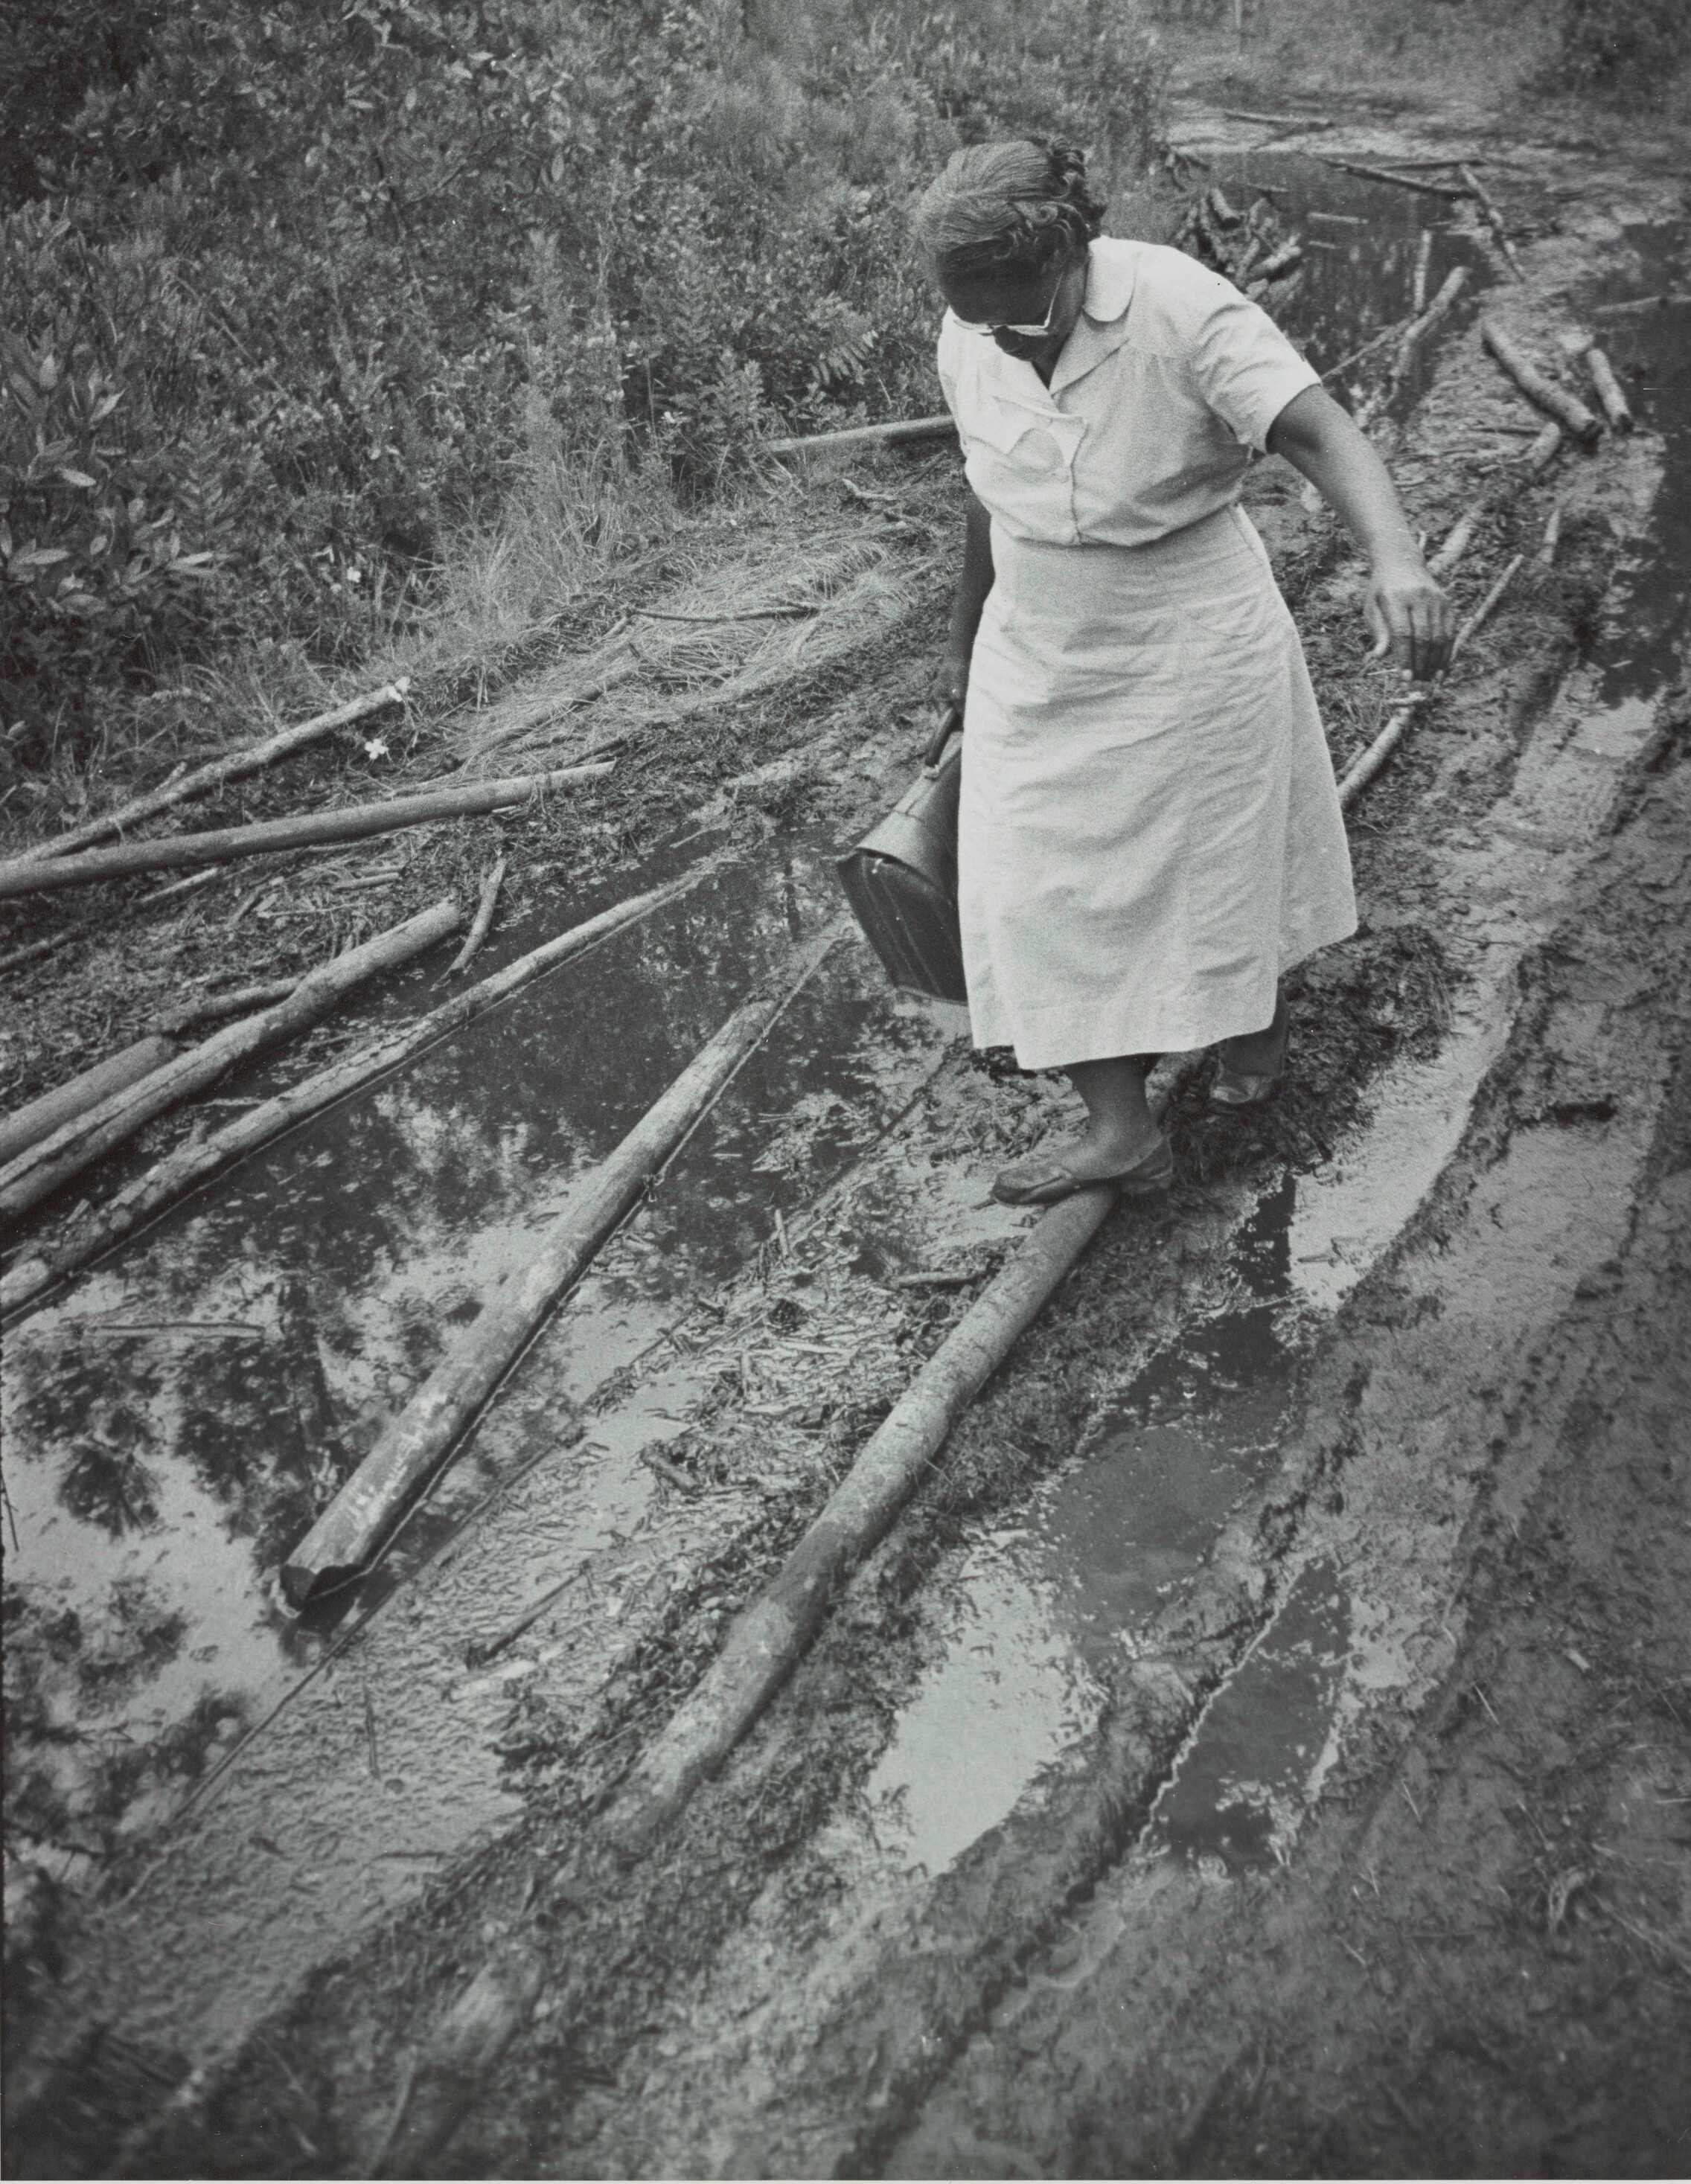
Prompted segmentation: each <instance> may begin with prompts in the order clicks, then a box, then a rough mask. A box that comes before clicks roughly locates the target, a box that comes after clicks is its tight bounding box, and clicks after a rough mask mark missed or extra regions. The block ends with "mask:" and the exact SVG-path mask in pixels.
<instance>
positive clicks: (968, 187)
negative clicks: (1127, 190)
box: [912, 137, 1104, 276]
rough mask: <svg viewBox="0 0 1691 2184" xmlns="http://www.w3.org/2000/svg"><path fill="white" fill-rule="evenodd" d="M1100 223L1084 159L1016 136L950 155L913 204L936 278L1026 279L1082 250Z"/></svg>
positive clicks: (920, 241) (915, 229) (1100, 204)
mask: <svg viewBox="0 0 1691 2184" xmlns="http://www.w3.org/2000/svg"><path fill="white" fill-rule="evenodd" d="M1103 217H1104V201H1103V199H1102V198H1101V197H1098V196H1097V194H1096V193H1095V192H1093V191H1091V189H1089V188H1088V187H1087V185H1086V159H1085V153H1081V152H1078V151H1076V150H1075V149H1074V147H1073V146H1072V145H1069V144H1048V143H1045V142H1041V141H1039V140H1037V139H1035V138H1031V137H1014V138H1012V139H1010V140H1009V141H1008V142H999V143H996V144H970V145H968V146H967V147H966V148H964V149H963V151H961V152H953V153H952V156H951V158H950V159H948V160H947V161H946V166H945V170H944V172H943V173H942V174H941V175H939V177H938V178H937V179H936V180H935V181H933V182H931V183H929V187H928V188H927V190H926V191H925V192H924V194H923V196H922V198H921V200H920V202H919V203H918V205H917V208H916V211H915V214H914V216H913V219H912V233H913V235H914V237H915V241H916V247H917V248H918V250H920V251H921V253H923V255H924V257H925V258H926V259H927V260H928V263H929V267H930V269H931V270H933V271H934V272H935V273H936V274H939V275H940V276H945V275H947V274H952V275H962V276H971V275H979V274H982V273H997V272H1000V271H1003V270H1012V269H1013V270H1016V271H1018V272H1020V271H1027V272H1030V273H1031V272H1037V271H1039V270H1042V269H1043V268H1044V267H1046V266H1047V265H1050V264H1051V263H1052V260H1053V259H1058V258H1067V257H1069V256H1072V255H1073V254H1074V253H1077V252H1079V251H1081V250H1084V249H1085V247H1086V245H1087V244H1088V243H1089V242H1091V240H1092V238H1093V237H1095V236H1096V235H1097V232H1098V231H1099V229H1100V228H1101V226H1102V224H1103Z"/></svg>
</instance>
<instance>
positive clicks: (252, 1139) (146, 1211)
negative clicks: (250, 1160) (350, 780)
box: [0, 858, 722, 1312]
mask: <svg viewBox="0 0 1691 2184" xmlns="http://www.w3.org/2000/svg"><path fill="white" fill-rule="evenodd" d="M721 863H722V860H721V859H720V858H705V859H701V860H700V863H699V864H697V865H695V866H694V868H693V870H692V871H691V872H686V873H684V874H683V875H682V876H681V877H680V878H678V879H674V880H669V881H667V882H666V883H664V884H663V885H662V886H661V887H656V888H649V889H647V890H646V891H645V894H638V895H632V896H630V897H629V899H628V901H626V902H619V903H616V904H613V905H611V908H610V909H609V910H604V911H600V913H599V915H598V916H597V917H589V918H588V919H586V920H585V921H584V922H583V923H582V924H580V925H577V926H572V927H571V928H570V929H569V931H568V932H566V933H557V934H555V935H554V937H553V938H552V939H550V940H548V941H544V942H543V943H542V944H541V945H540V946H539V948H534V949H531V950H529V952H528V954H527V955H526V956H518V957H517V959H516V961H515V962H514V963H507V964H506V965H505V968H504V969H503V970H502V971H495V972H494V973H493V974H492V975H491V977H488V978H483V979H482V980H480V981H479V982H478V983H477V984H476V985H473V986H466V988H465V989H464V991H463V992H462V993H460V994H456V995H454V996H453V998H452V999H451V1000H449V1001H444V1002H443V1003H442V1004H441V1006H439V1007H438V1008H437V1009H432V1010H431V1011H429V1013H428V1014H427V1016H424V1017H419V1018H418V1020H417V1021H416V1022H415V1023H412V1024H408V1025H405V1026H403V1027H402V1028H400V1029H399V1030H398V1031H393V1032H389V1033H388V1034H385V1035H384V1036H383V1037H382V1038H380V1039H375V1040H372V1041H371V1043H370V1044H369V1045H365V1046H361V1047H360V1048H359V1049H358V1050H357V1051H356V1052H355V1053H353V1054H349V1055H343V1056H342V1057H341V1059H340V1060H339V1061H334V1062H331V1063H330V1065H329V1067H327V1068H326V1069H320V1070H318V1071H317V1072H316V1073H315V1074H314V1075H312V1076H310V1077H307V1078H304V1079H302V1081H301V1082H300V1083H299V1084H293V1085H290V1086H289V1087H288V1089H287V1091H285V1092H279V1093H277V1094H276V1097H275V1098H274V1099H271V1100H265V1102H264V1103H263V1104H262V1106H257V1107H252V1108H249V1109H248V1111H247V1112H246V1113H245V1114H244V1115H237V1116H236V1117H234V1118H233V1119H232V1121H230V1122H228V1123H225V1124H224V1125H223V1127H222V1128H220V1129H218V1130H214V1131H212V1132H211V1133H209V1135H207V1136H205V1137H193V1138H190V1139H188V1140H187V1143H186V1144H184V1145H179V1146H177V1148H176V1151H174V1152H171V1153H169V1154H167V1155H166V1156H165V1158H164V1159H163V1160H162V1161H160V1162H159V1164H158V1166H157V1167H153V1168H149V1169H148V1172H147V1173H146V1174H145V1175H143V1176H140V1177H137V1179H136V1180H135V1182H133V1183H132V1184H130V1185H129V1186H128V1187H127V1188H126V1190H120V1192H119V1193H118V1194H117V1195H116V1196H115V1197H114V1198H112V1199H110V1200H109V1201H107V1203H106V1204H105V1205H104V1206H101V1207H100V1208H99V1210H98V1212H94V1213H90V1214H87V1215H85V1216H84V1217H82V1218H81V1220H80V1221H78V1222H77V1223H75V1224H74V1226H73V1227H72V1228H71V1229H70V1232H69V1233H68V1234H66V1235H65V1236H64V1237H63V1238H62V1239H60V1240H59V1241H58V1242H57V1243H56V1244H54V1245H53V1246H52V1247H51V1249H50V1250H48V1251H45V1252H43V1253H42V1254H40V1255H38V1256H36V1257H33V1258H31V1259H30V1260H28V1261H25V1262H24V1263H23V1264H21V1265H19V1266H14V1267H10V1268H8V1269H7V1270H6V1273H5V1274H4V1275H3V1276H0V1312H14V1311H17V1310H20V1309H21V1308H22V1307H25V1306H26V1305H30V1304H32V1303H34V1301H36V1298H37V1297H39V1296H40V1295H42V1293H43V1292H44V1291H46V1290H49V1289H51V1288H52V1287H53V1284H55V1283H56V1282H59V1281H61V1280H63V1279H64V1277H65V1276H66V1275H67V1274H71V1273H75V1271H76V1269H77V1268H79V1267H86V1266H87V1264H88V1263H89V1262H90V1261H91V1260H93V1259H97V1258H98V1257H99V1256H101V1254H102V1253H103V1252H105V1251H109V1250H111V1248H112V1247H113V1246H114V1245H116V1244H120V1243H121V1242H122V1241H123V1240H124V1238H125V1237H126V1236H128V1235H130V1234H132V1233H133V1232H134V1230H135V1229H137V1227H139V1225H140V1224H141V1223H142V1222H143V1221H146V1220H148V1219H149V1218H150V1217H152V1216H153V1214H155V1213H158V1212H161V1211H162V1210H163V1209H164V1207H165V1206H169V1205H171V1204H173V1203H174V1202H175V1201H176V1200H177V1199H179V1198H181V1197H182V1196H183V1195H185V1194H186V1193H187V1192H188V1191H190V1190H193V1188H194V1186H195V1185H196V1184H200V1183H204V1181H205V1180H206V1178H207V1177H209V1176H212V1175H215V1174H216V1173H218V1171H219V1170H220V1168H225V1167H229V1166H230V1165H231V1164H232V1162H235V1161H237V1160H240V1159H242V1158H243V1156H245V1155H246V1154H248V1153H249V1152H254V1151H257V1149H258V1148H259V1147H260V1145H269V1144H270V1143H271V1141H272V1140H273V1139H276V1138H279V1137H281V1136H282V1134H283V1133H284V1131H287V1130H290V1129H292V1128H293V1127H294V1126H295V1125H296V1124H297V1123H303V1122H307V1121H309V1120H310V1117H312V1116H313V1115H321V1113H322V1112H324V1110H325V1109H326V1108H328V1107H332V1106H334V1105H335V1103H336V1102H337V1101H338V1100H344V1099H346V1098H348V1097H349V1095H351V1094H353V1093H354V1092H360V1091H362V1090H363V1089H365V1088H366V1086H367V1085H370V1084H374V1083H375V1082H376V1080H377V1078H379V1077H385V1076H386V1075H387V1074H388V1073H389V1072H390V1071H392V1070H394V1069H397V1068H399V1067H401V1066H402V1065H403V1064H404V1063H405V1062H407V1061H413V1060H415V1058H416V1056H418V1055H419V1054H421V1053H422V1052H424V1051H425V1050H427V1048H429V1047H431V1046H433V1045H437V1044H438V1042H439V1041H440V1040H441V1039H448V1038H450V1037H451V1035H452V1034H453V1033H454V1032H456V1031H460V1030H462V1029H463V1028H464V1027H465V1025H466V1024H471V1023H474V1022H476V1021H477V1018H479V1017H483V1016H485V1015H486V1014H487V1012H488V1010H489V1009H493V1008H496V1007H497V1006H499V1003H500V1002H501V1001H504V1000H508V999H509V998H510V996H511V995H513V994H515V993H518V992H520V991H521V990H522V988H523V987H525V986H527V985H531V984H533V982H534V980H535V979H537V978H543V977H544V975H545V974H546V973H547V972H549V971H553V970H555V969H556V968H557V967H558V966H559V965H560V964H561V963H566V962H568V961H570V959H571V958H572V956H579V955H582V954H583V953H584V952H585V951H586V950H588V949H589V948H592V947H594V946H596V945H597V944H598V943H599V942H600V941H601V940H604V939H608V938H609V937H610V935H611V933H618V932H620V931H621V930H622V928H623V927H624V926H625V925H632V924H633V923H634V922H636V921H637V920H638V919H639V918H642V917H648V916H650V913H651V912H652V911H654V910H656V909H657V908H659V907H660V906H661V905H662V904H664V903H666V902H671V901H673V900H675V898H676V897H677V896H678V895H682V894H686V893H687V892H688V891H689V889H692V888H695V887H696V886H697V885H698V884H699V883H700V881H701V880H702V879H704V878H705V877H707V875H708V874H710V873H711V872H715V871H717V870H718V869H719V867H720V866H721Z"/></svg>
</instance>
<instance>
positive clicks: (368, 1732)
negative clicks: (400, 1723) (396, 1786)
mask: <svg viewBox="0 0 1691 2184" xmlns="http://www.w3.org/2000/svg"><path fill="white" fill-rule="evenodd" d="M364 1742H365V1748H366V1752H368V1754H369V1758H370V1773H371V1780H373V1781H377V1782H379V1781H380V1780H382V1761H381V1758H380V1755H379V1754H378V1752H377V1749H376V1702H375V1700H374V1699H372V1698H371V1696H370V1679H369V1677H368V1676H367V1675H366V1678H365V1682H364Z"/></svg>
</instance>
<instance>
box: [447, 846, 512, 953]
mask: <svg viewBox="0 0 1691 2184" xmlns="http://www.w3.org/2000/svg"><path fill="white" fill-rule="evenodd" d="M504 877H505V859H504V858H503V857H502V856H501V857H497V858H495V859H494V863H493V866H492V867H491V869H490V870H489V872H488V876H487V877H486V879H484V880H483V882H482V899H481V900H480V901H479V902H478V903H477V905H476V915H475V917H474V918H473V919H472V921H471V925H470V930H469V932H468V933H466V935H465V939H464V945H463V946H462V947H461V948H460V950H458V953H457V954H456V955H455V956H454V957H453V959H452V961H450V962H449V964H448V965H447V967H446V969H445V971H444V972H443V973H442V976H443V978H455V977H456V976H457V975H458V973H459V972H460V971H461V970H463V969H464V967H465V966H466V964H467V963H468V962H469V961H470V959H471V957H472V956H474V955H475V953H476V951H477V949H478V948H479V947H480V946H481V944H482V943H483V941H484V940H485V939H487V937H488V927H489V926H490V925H491V924H492V923H493V922H494V904H495V903H496V902H497V901H498V900H499V883H500V882H501V881H502V880H503V879H504Z"/></svg>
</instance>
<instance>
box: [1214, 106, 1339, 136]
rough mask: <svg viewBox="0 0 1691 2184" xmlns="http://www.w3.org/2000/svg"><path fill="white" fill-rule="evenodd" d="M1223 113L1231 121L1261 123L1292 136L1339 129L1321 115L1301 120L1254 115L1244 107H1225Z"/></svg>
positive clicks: (1332, 121)
mask: <svg viewBox="0 0 1691 2184" xmlns="http://www.w3.org/2000/svg"><path fill="white" fill-rule="evenodd" d="M1221 111H1222V113H1223V114H1225V116H1226V118H1227V120H1229V121H1259V122H1261V124H1262V125H1263V126H1264V128H1265V129H1283V130H1285V131H1286V134H1287V135H1288V136H1301V135H1302V134H1303V132H1304V131H1314V130H1317V129H1337V127H1338V123H1337V121H1334V120H1330V119H1329V118H1328V117H1327V116H1325V115H1324V114H1311V115H1309V117H1308V118H1307V119H1304V120H1300V119H1299V118H1298V115H1296V114H1253V113H1251V112H1250V111H1249V110H1248V109H1247V108H1245V107H1242V106H1224V107H1223V108H1222V109H1221Z"/></svg>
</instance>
